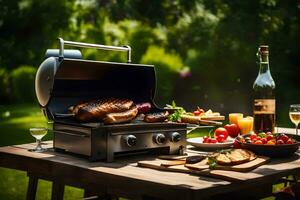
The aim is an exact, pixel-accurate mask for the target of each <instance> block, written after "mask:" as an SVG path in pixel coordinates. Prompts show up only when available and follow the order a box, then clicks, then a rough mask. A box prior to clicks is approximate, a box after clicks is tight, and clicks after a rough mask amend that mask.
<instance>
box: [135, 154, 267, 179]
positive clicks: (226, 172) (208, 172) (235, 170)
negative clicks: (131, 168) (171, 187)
mask: <svg viewBox="0 0 300 200" xmlns="http://www.w3.org/2000/svg"><path fill="white" fill-rule="evenodd" d="M269 160H270V158H268V157H264V156H258V157H257V158H256V159H254V160H252V161H250V162H247V163H243V164H239V165H234V166H221V165H216V167H215V168H214V169H213V170H212V169H209V166H208V165H207V159H204V160H203V161H201V162H199V163H196V164H186V165H184V164H181V165H174V166H169V167H167V166H166V165H165V163H166V162H169V161H166V160H162V159H156V160H151V161H148V160H145V161H139V162H138V166H140V167H147V168H152V169H158V170H164V171H171V172H183V173H191V174H197V175H203V176H210V177H214V178H220V179H223V180H228V181H240V180H246V177H248V176H247V175H246V176H245V174H248V173H251V172H250V171H251V170H253V169H255V168H257V167H259V166H261V165H263V164H265V163H267V162H268V161H269ZM179 162H182V161H179ZM162 164H163V165H162ZM248 175H249V174H248Z"/></svg>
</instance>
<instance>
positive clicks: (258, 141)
mask: <svg viewBox="0 0 300 200" xmlns="http://www.w3.org/2000/svg"><path fill="white" fill-rule="evenodd" d="M255 144H263V142H262V141H261V140H256V141H255Z"/></svg>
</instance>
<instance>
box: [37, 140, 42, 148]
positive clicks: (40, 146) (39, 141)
mask: <svg viewBox="0 0 300 200" xmlns="http://www.w3.org/2000/svg"><path fill="white" fill-rule="evenodd" d="M36 149H42V145H41V140H39V139H36Z"/></svg>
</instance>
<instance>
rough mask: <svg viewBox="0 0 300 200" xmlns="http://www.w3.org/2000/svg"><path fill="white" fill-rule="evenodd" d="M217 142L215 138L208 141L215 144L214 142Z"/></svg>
mask: <svg viewBox="0 0 300 200" xmlns="http://www.w3.org/2000/svg"><path fill="white" fill-rule="evenodd" d="M217 142H218V140H217V139H216V138H211V141H210V143H213V144H215V143H217Z"/></svg>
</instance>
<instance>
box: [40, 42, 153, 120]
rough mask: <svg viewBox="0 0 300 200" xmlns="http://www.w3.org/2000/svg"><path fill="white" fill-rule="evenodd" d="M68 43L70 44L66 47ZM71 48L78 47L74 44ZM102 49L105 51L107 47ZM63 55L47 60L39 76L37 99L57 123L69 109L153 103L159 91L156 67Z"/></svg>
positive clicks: (47, 115)
mask: <svg viewBox="0 0 300 200" xmlns="http://www.w3.org/2000/svg"><path fill="white" fill-rule="evenodd" d="M60 42H62V41H61V40H60ZM66 42H69V41H63V44H66ZM63 44H62V46H63ZM71 44H72V45H73V46H75V45H74V42H71ZM75 44H77V43H75ZM79 44H80V47H82V46H84V45H85V46H89V45H91V44H85V43H79ZM100 46H101V49H102V47H103V45H100ZM93 47H94V46H93ZM96 47H97V48H100V47H99V46H97V45H96ZM109 48H112V47H111V46H109ZM116 48H119V47H116ZM122 48H123V47H122ZM126 49H127V47H126ZM128 49H130V48H128ZM105 50H107V49H105ZM109 50H111V49H109ZM61 52H64V48H63V47H62V48H61V49H60V50H59V56H57V57H55V56H51V57H49V58H47V59H46V60H45V61H44V62H43V63H42V64H41V65H40V67H39V69H38V71H37V74H36V81H35V88H36V95H37V99H38V101H39V104H40V106H41V107H42V109H43V112H44V114H45V115H46V117H48V118H50V119H54V114H55V113H67V109H68V107H70V106H72V105H74V104H77V103H80V102H85V101H89V100H94V99H104V98H110V97H116V98H129V99H132V100H133V101H134V102H136V103H138V102H145V101H147V102H153V98H154V94H155V87H156V78H155V70H154V66H153V65H141V64H130V63H116V62H103V61H91V60H83V59H77V57H76V58H75V59H74V58H66V57H65V56H64V55H61ZM128 55H130V54H128ZM130 59H131V58H130V56H128V61H130Z"/></svg>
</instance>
